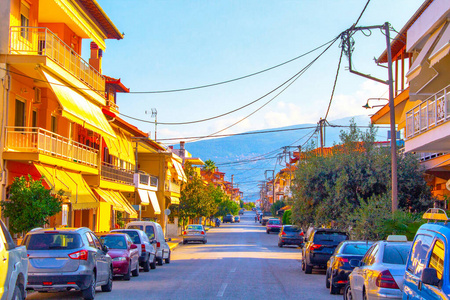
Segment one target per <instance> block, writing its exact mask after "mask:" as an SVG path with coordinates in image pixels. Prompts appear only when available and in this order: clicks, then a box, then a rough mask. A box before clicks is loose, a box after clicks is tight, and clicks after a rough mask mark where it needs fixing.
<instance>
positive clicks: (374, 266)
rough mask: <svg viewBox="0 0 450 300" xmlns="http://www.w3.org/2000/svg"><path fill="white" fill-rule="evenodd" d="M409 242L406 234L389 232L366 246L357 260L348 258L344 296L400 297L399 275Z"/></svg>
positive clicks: (360, 298)
mask: <svg viewBox="0 0 450 300" xmlns="http://www.w3.org/2000/svg"><path fill="white" fill-rule="evenodd" d="M410 249H411V242H408V241H407V239H406V236H389V237H388V239H387V240H386V241H378V242H376V243H374V244H373V245H372V247H370V248H369V250H367V253H366V254H365V255H364V257H363V259H362V260H361V261H359V260H353V259H352V260H350V265H351V266H352V267H355V269H354V270H353V271H352V273H350V275H349V281H348V284H347V285H346V286H345V290H344V299H353V300H363V299H364V300H372V299H402V291H403V276H404V275H405V268H406V260H407V258H408V253H409V251H410Z"/></svg>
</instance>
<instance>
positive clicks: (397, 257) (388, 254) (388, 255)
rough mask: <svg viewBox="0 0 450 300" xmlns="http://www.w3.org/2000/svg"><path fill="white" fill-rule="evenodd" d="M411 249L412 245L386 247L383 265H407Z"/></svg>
mask: <svg viewBox="0 0 450 300" xmlns="http://www.w3.org/2000/svg"><path fill="white" fill-rule="evenodd" d="M410 248H411V245H410V244H404V245H401V244H397V245H389V244H388V245H386V247H385V248H384V254H383V263H385V264H395V265H406V259H407V258H408V254H409V250H410Z"/></svg>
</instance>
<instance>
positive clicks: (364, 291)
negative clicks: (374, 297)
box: [362, 287, 369, 300]
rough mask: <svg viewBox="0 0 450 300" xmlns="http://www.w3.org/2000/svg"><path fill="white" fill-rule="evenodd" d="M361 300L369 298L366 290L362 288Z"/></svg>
mask: <svg viewBox="0 0 450 300" xmlns="http://www.w3.org/2000/svg"><path fill="white" fill-rule="evenodd" d="M362 298H363V300H368V299H369V296H368V295H367V290H366V288H365V287H364V288H363V297H362Z"/></svg>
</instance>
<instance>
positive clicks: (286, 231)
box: [278, 225, 304, 248]
mask: <svg viewBox="0 0 450 300" xmlns="http://www.w3.org/2000/svg"><path fill="white" fill-rule="evenodd" d="M303 237H304V234H303V230H302V229H301V228H300V227H298V226H295V225H283V227H281V230H280V233H279V234H278V247H280V248H281V247H283V246H284V245H297V246H299V247H303V240H304V238H303Z"/></svg>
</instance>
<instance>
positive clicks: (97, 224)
mask: <svg viewBox="0 0 450 300" xmlns="http://www.w3.org/2000/svg"><path fill="white" fill-rule="evenodd" d="M0 19H1V20H2V22H0V24H1V25H0V26H1V27H0V62H1V63H0V78H1V80H2V84H0V100H1V103H2V110H1V111H2V115H1V120H2V131H1V134H2V136H1V139H0V142H1V147H0V149H1V150H2V159H1V160H0V161H1V166H0V167H1V170H2V173H1V175H2V178H1V179H2V198H5V189H6V187H7V186H8V185H10V184H11V183H12V181H13V179H14V177H16V176H21V175H28V174H30V175H31V176H32V177H33V178H34V179H39V178H41V177H43V178H44V185H46V186H47V187H48V188H50V189H52V190H54V191H55V192H56V191H58V190H63V191H64V193H65V194H64V195H65V197H64V199H65V200H64V204H63V210H62V213H60V214H59V215H57V216H56V217H55V218H53V219H52V220H51V222H52V223H51V224H52V225H68V226H86V227H90V228H91V229H93V230H101V231H103V230H109V228H110V227H111V226H113V225H114V215H115V213H116V211H122V212H123V213H124V215H125V216H126V217H136V216H137V213H136V211H135V210H134V209H133V207H131V205H130V204H129V203H128V201H126V199H125V198H124V197H123V194H122V193H123V192H134V186H133V182H132V179H133V171H134V168H135V166H134V156H133V151H132V149H133V147H132V146H131V137H132V135H133V134H134V133H133V130H131V131H130V129H129V128H122V127H120V124H118V123H117V122H109V121H108V120H107V118H106V117H105V115H104V113H103V111H102V109H103V108H105V107H106V108H108V107H111V106H114V105H115V101H111V99H110V98H109V97H110V96H111V95H110V94H108V93H106V92H105V86H106V85H107V82H106V78H105V76H103V75H102V69H101V65H102V57H103V51H104V50H105V39H111V38H113V39H122V38H123V36H122V34H121V33H120V32H119V30H118V29H117V28H116V27H115V25H114V24H113V23H112V21H111V20H110V19H109V18H108V16H107V15H106V14H105V12H104V11H103V10H102V9H101V7H100V6H99V5H98V4H97V2H96V1H95V0H78V1H71V0H45V1H44V0H27V1H25V0H10V1H8V0H6V1H2V5H1V7H0ZM87 39H88V40H90V41H92V42H91V56H90V59H89V62H86V61H85V60H83V59H82V57H81V48H82V47H81V44H82V41H83V40H87ZM107 97H108V98H107ZM3 170H4V171H3Z"/></svg>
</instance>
